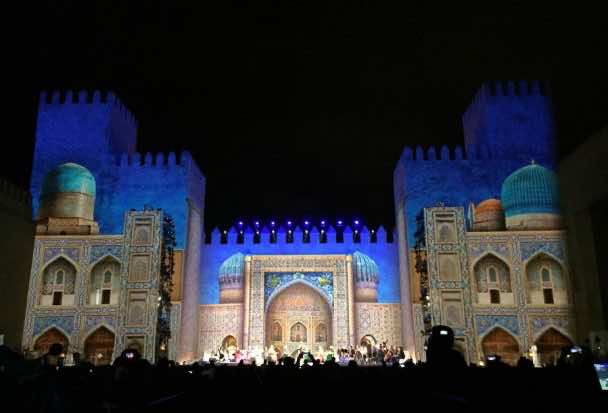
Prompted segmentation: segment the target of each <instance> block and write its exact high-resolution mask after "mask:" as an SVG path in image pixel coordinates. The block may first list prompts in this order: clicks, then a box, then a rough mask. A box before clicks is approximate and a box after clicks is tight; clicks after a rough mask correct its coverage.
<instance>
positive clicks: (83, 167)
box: [30, 91, 205, 359]
mask: <svg viewBox="0 0 608 413" xmlns="http://www.w3.org/2000/svg"><path fill="white" fill-rule="evenodd" d="M136 137H137V122H136V121H135V118H134V117H133V115H132V114H131V113H130V112H129V110H128V109H127V108H126V107H125V105H123V104H122V103H121V102H120V100H119V99H118V98H117V97H116V95H114V93H111V92H108V93H102V92H99V91H95V92H93V93H88V92H86V91H82V92H78V93H73V92H71V91H68V92H53V93H52V94H47V93H42V94H41V96H40V102H39V108H38V120H37V128H36V142H35V148H34V161H33V167H32V178H31V182H30V189H31V194H32V207H33V208H32V209H33V215H34V218H35V219H37V222H38V224H39V225H38V229H39V233H45V234H68V233H69V234H74V233H75V234H84V233H88V234H95V233H97V232H99V233H100V234H102V235H105V234H120V233H121V232H122V229H123V223H124V217H125V212H126V211H129V210H141V209H145V208H153V209H162V210H163V211H164V213H166V214H169V215H171V216H172V217H173V219H174V222H175V232H176V234H175V236H176V257H177V258H176V259H177V260H179V262H178V265H177V267H178V268H180V269H183V274H181V278H182V279H181V284H180V285H181V290H180V291H176V292H175V294H174V296H175V297H174V299H175V300H176V301H181V305H182V311H181V323H180V324H181V331H182V332H183V334H181V343H180V357H179V358H180V359H189V358H192V357H193V355H194V353H195V350H196V349H195V347H196V331H197V321H198V318H197V312H196V309H197V303H198V276H199V273H200V260H201V253H200V245H201V242H202V230H203V214H204V198H205V178H204V176H203V174H202V173H201V171H200V169H199V167H198V166H197V164H196V162H195V161H194V159H193V158H192V156H191V155H190V154H189V153H188V152H182V153H181V154H179V155H176V154H175V153H169V154H168V155H165V154H156V155H154V156H153V155H152V154H150V153H146V154H145V155H143V156H142V155H141V154H139V153H137V152H136V143H137V140H136ZM60 165H62V167H61V168H60V169H56V168H58V167H59V166H60ZM66 165H67V166H66ZM85 171H86V173H85ZM87 174H89V175H90V176H89V175H87ZM84 178H86V179H84ZM97 224H99V229H97Z"/></svg>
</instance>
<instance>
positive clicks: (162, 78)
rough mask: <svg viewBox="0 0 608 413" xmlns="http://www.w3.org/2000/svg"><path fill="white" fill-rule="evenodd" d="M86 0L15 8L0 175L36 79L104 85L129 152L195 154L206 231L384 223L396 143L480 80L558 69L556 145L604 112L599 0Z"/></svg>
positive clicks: (414, 139) (40, 85)
mask: <svg viewBox="0 0 608 413" xmlns="http://www.w3.org/2000/svg"><path fill="white" fill-rule="evenodd" d="M81 3H87V6H83V5H81ZM89 3H93V2H82V1H80V0H77V1H48V2H39V3H37V4H36V5H35V6H34V5H31V6H30V9H29V10H27V11H24V14H23V15H22V18H19V19H18V18H15V19H13V23H15V25H16V27H15V30H14V31H13V38H12V39H10V40H11V41H12V43H13V45H14V46H16V47H15V55H14V58H11V59H7V60H6V61H5V65H6V67H9V68H10V69H11V73H12V77H11V78H5V79H6V81H7V84H6V90H7V91H10V92H9V93H10V95H11V97H10V98H8V101H9V102H11V105H12V108H13V110H14V111H15V115H14V116H9V117H8V119H6V120H5V122H6V124H5V130H6V131H7V134H6V135H5V136H4V139H3V140H4V143H5V145H6V144H7V143H8V142H9V141H12V142H14V143H16V146H15V147H14V148H12V149H11V150H10V152H11V153H12V154H11V155H10V156H8V152H6V148H7V147H6V146H5V156H4V162H2V165H1V169H0V175H4V176H7V177H9V178H10V179H12V180H14V181H16V182H18V183H19V184H21V185H23V186H27V182H28V179H29V169H30V167H31V157H32V155H31V154H32V145H33V137H34V129H35V114H36V103H37V102H36V100H37V96H38V92H39V90H40V89H55V88H60V89H68V88H72V89H81V88H85V89H96V88H101V89H113V90H115V91H116V92H117V93H118V94H119V95H120V97H121V98H122V100H123V101H124V102H125V103H126V104H127V105H128V106H129V107H130V108H131V110H132V111H133V112H134V114H135V115H136V117H137V118H138V120H139V122H140V128H139V134H138V149H139V151H140V152H147V151H152V152H156V151H169V150H176V151H178V150H181V149H184V148H187V149H189V150H190V151H191V152H192V153H193V155H194V157H195V158H196V160H197V162H198V164H199V166H200V167H201V169H202V170H203V172H204V174H205V175H206V177H207V185H208V186H207V201H206V216H207V225H208V226H211V225H216V224H225V223H227V222H233V221H234V220H236V219H239V218H241V217H244V218H248V217H261V218H266V217H278V218H282V217H291V218H295V219H304V218H312V219H315V218H321V217H329V218H331V217H345V218H349V217H354V216H359V217H361V218H363V219H364V220H367V221H368V222H370V223H371V224H377V223H385V224H388V225H392V222H393V219H394V218H393V208H392V202H393V199H392V171H393V168H394V166H395V163H396V161H397V159H398V158H399V155H400V153H401V150H402V148H403V146H404V145H406V144H409V145H414V144H417V143H420V144H423V145H424V146H426V145H429V144H442V143H448V144H455V143H460V142H461V141H462V130H461V129H462V128H461V123H460V122H461V120H460V116H461V114H462V112H463V111H464V109H465V108H466V106H467V104H468V102H469V101H470V99H471V97H472V96H473V94H474V93H475V91H476V89H477V88H478V86H479V85H480V84H481V83H482V82H483V81H485V80H495V79H520V78H521V79H547V80H549V81H551V83H552V88H553V94H554V101H555V109H556V116H557V120H558V126H559V143H560V148H561V149H560V153H561V154H562V156H563V155H564V154H566V153H568V152H569V151H570V150H572V148H573V147H575V146H576V144H577V142H580V140H581V139H583V138H585V137H587V136H588V135H589V134H590V133H592V132H594V131H595V130H597V129H598V128H599V126H601V125H602V124H604V123H606V122H608V116H607V115H608V110H607V99H606V95H607V94H608V80H607V79H606V74H607V73H608V65H607V61H606V53H607V52H606V48H605V44H606V39H608V29H607V28H606V24H605V22H602V20H601V16H602V13H600V12H599V11H595V10H581V11H576V10H574V9H573V6H569V7H570V8H569V9H567V10H556V9H546V8H543V9H537V10H534V9H532V8H531V6H530V5H529V4H528V3H529V2H522V3H521V5H520V4H519V3H513V5H511V6H505V5H503V6H501V7H500V8H499V9H471V10H464V9H463V6H462V5H461V4H459V5H458V8H456V9H451V10H448V9H445V8H443V6H441V5H440V4H439V3H436V4H435V3H434V2H433V4H431V6H429V7H428V8H424V7H422V6H419V7H412V6H406V5H405V3H407V2H402V3H403V4H402V5H401V6H400V7H388V6H384V7H381V6H379V5H377V4H376V3H381V2H377V1H369V2H353V1H345V2H338V1H332V2H320V3H319V5H313V4H312V3H311V2H309V1H298V2H297V1H283V2H273V3H264V2H252V5H248V4H247V3H244V2H204V1H197V2H192V3H185V2H174V1H163V2H158V1H145V2H124V1H123V2H116V3H114V2H109V1H100V2H98V3H97V5H96V6H90V4H89ZM207 3H224V5H222V6H209V5H207ZM326 3H330V4H326ZM426 3H429V2H426ZM594 16H595V17H594Z"/></svg>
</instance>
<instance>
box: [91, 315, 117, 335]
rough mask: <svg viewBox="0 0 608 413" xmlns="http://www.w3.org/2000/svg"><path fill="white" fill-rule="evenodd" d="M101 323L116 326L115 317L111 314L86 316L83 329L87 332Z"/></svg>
mask: <svg viewBox="0 0 608 413" xmlns="http://www.w3.org/2000/svg"><path fill="white" fill-rule="evenodd" d="M102 324H105V325H108V326H110V327H112V328H116V317H114V316H111V315H94V316H87V317H86V319H85V325H84V329H85V331H87V332H88V331H91V330H93V329H94V328H95V327H98V326H100V325H102Z"/></svg>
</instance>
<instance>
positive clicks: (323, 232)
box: [224, 229, 375, 235]
mask: <svg viewBox="0 0 608 413" xmlns="http://www.w3.org/2000/svg"><path fill="white" fill-rule="evenodd" d="M271 232H272V233H273V234H274V233H275V232H276V231H275V230H274V229H273V230H272V231H271ZM287 232H289V233H290V234H291V230H289V231H287ZM370 232H371V233H372V234H373V233H374V232H375V231H374V230H373V229H372V230H371V231H370ZM304 233H305V234H308V230H307V229H305V230H304ZM358 233H359V230H355V234H358ZM226 234H228V231H226V230H224V235H226ZM239 234H241V235H243V231H239ZM255 234H256V235H260V231H256V232H255ZM321 234H325V230H324V229H322V230H321Z"/></svg>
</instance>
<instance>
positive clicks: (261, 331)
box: [243, 255, 354, 351]
mask: <svg viewBox="0 0 608 413" xmlns="http://www.w3.org/2000/svg"><path fill="white" fill-rule="evenodd" d="M349 258H350V256H347V255H253V256H248V257H246V260H245V306H244V309H245V311H244V313H245V314H244V320H243V321H244V322H243V346H244V347H245V348H248V349H250V350H254V351H261V350H262V349H263V348H264V343H265V334H266V328H265V326H266V305H265V304H266V303H265V302H264V301H265V300H264V277H265V274H266V273H267V272H281V271H285V272H296V271H298V272H311V271H324V272H331V273H332V274H333V291H334V294H333V303H331V305H330V308H331V309H332V325H331V332H332V337H331V343H332V345H334V346H339V347H342V346H343V347H347V346H348V345H349V344H351V342H352V340H353V339H354V321H353V320H354V315H353V314H354V301H353V300H354V293H353V283H352V268H351V260H350V259H349ZM290 285H293V284H291V283H290ZM306 285H307V286H308V285H309V284H306ZM321 295H322V296H323V297H325V299H327V297H326V296H325V295H324V294H321Z"/></svg>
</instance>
